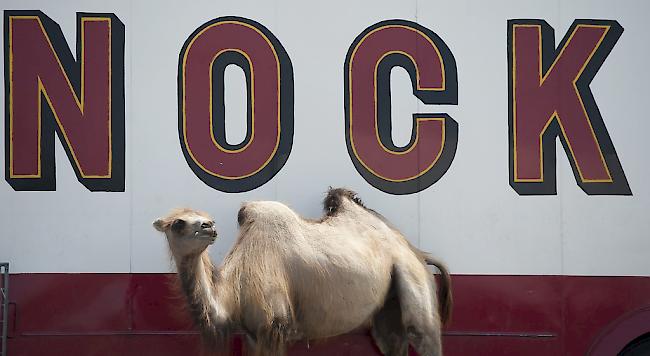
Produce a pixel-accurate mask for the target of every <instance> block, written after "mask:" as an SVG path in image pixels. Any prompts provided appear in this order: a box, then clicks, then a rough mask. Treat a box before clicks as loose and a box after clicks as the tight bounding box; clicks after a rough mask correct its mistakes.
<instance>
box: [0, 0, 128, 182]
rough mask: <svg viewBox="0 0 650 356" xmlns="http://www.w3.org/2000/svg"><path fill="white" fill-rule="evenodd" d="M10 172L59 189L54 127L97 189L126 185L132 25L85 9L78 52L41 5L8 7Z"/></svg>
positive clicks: (14, 178)
mask: <svg viewBox="0 0 650 356" xmlns="http://www.w3.org/2000/svg"><path fill="white" fill-rule="evenodd" d="M4 39H5V41H4V43H5V45H4V57H5V179H6V180H7V182H8V183H9V184H10V185H11V186H12V187H13V189H14V190H17V191H25V190H31V191H48V190H55V189H56V173H55V159H54V132H56V133H57V135H58V136H59V139H60V141H61V143H62V146H63V148H64V150H65V152H66V154H67V156H68V159H69V161H70V163H71V164H72V167H73V169H74V172H75V174H76V176H77V179H78V180H79V181H80V182H81V183H82V184H83V185H84V186H85V187H86V188H87V189H88V190H90V191H124V25H123V24H122V23H121V22H120V20H119V19H118V18H117V17H116V16H115V15H114V14H87V13H77V43H76V46H77V53H76V60H75V59H74V58H73V57H72V53H71V52H70V50H69V48H68V45H67V43H66V41H65V38H64V36H63V33H62V32H61V28H60V27H59V25H58V24H57V23H56V22H54V21H52V20H51V19H50V18H49V17H47V16H46V15H45V14H43V13H42V12H40V11H5V13H4Z"/></svg>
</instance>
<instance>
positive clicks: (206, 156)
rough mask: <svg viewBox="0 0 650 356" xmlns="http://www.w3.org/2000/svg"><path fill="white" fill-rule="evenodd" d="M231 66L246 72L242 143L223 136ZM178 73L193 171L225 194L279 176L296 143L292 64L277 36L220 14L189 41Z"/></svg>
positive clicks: (184, 141) (181, 125)
mask: <svg viewBox="0 0 650 356" xmlns="http://www.w3.org/2000/svg"><path fill="white" fill-rule="evenodd" d="M229 64H234V65H236V66H238V67H240V68H242V69H243V70H244V73H245V74H246V86H247V92H248V130H247V135H246V138H245V139H244V141H243V142H241V143H240V144H238V145H230V144H228V143H227V142H226V140H225V124H224V93H223V88H224V78H223V73H224V70H225V67H226V66H227V65H229ZM178 73H179V74H178V101H179V117H178V120H179V121H178V133H179V138H180V141H181V147H182V149H183V154H184V155H185V159H186V161H187V163H188V165H189V166H190V168H191V169H192V171H193V172H194V173H195V174H196V175H197V176H198V177H199V178H200V179H201V180H202V181H203V182H204V183H205V184H207V185H209V186H211V187H212V188H215V189H217V190H221V191H224V192H244V191H248V190H251V189H255V188H257V187H259V186H261V185H262V184H264V183H266V182H267V181H269V180H270V179H271V178H273V176H274V175H275V174H276V173H277V172H278V171H279V170H280V169H281V168H282V166H283V165H284V163H285V162H286V160H287V158H288V157H289V153H290V152H291V146H292V142H293V69H292V66H291V61H290V60H289V56H288V55H287V53H286V52H285V50H284V48H283V47H282V45H281V44H280V42H279V41H278V40H277V39H276V38H275V36H273V34H272V33H271V32H270V31H269V30H267V29H266V28H265V27H264V26H262V25H260V24H259V23H257V22H255V21H252V20H248V19H245V18H240V17H221V18H217V19H215V20H212V21H210V22H208V23H206V24H204V25H202V26H201V27H199V28H198V29H197V30H196V31H194V33H192V35H190V36H189V38H188V39H187V40H186V41H185V44H184V45H183V48H182V50H181V53H180V58H179V64H178Z"/></svg>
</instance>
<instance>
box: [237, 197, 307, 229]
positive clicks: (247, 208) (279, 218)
mask: <svg viewBox="0 0 650 356" xmlns="http://www.w3.org/2000/svg"><path fill="white" fill-rule="evenodd" d="M297 220H299V217H298V215H297V214H296V213H295V212H294V211H293V210H291V208H289V207H288V206H286V205H285V204H282V203H280V202H277V201H251V202H245V203H243V204H242V205H241V208H239V212H238V213H237V223H238V224H239V226H240V227H242V226H244V225H248V224H254V223H256V222H259V223H264V222H274V223H275V224H276V225H277V224H278V223H281V222H294V221H297Z"/></svg>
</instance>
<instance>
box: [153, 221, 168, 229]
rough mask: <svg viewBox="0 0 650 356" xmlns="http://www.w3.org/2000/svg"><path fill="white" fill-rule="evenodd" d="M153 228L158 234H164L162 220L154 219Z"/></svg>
mask: <svg viewBox="0 0 650 356" xmlns="http://www.w3.org/2000/svg"><path fill="white" fill-rule="evenodd" d="M153 227H154V228H155V229H156V230H158V231H160V232H164V231H165V222H164V221H163V220H162V219H156V221H154V222H153Z"/></svg>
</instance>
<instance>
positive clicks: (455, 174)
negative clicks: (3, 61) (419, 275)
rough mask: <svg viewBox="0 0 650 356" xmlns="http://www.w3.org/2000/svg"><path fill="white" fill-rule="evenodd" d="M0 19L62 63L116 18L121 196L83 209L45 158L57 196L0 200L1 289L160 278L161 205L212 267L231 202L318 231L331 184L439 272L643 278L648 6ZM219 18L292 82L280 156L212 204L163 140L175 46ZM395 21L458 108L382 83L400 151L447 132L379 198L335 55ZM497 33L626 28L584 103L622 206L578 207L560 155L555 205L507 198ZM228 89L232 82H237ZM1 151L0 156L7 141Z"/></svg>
mask: <svg viewBox="0 0 650 356" xmlns="http://www.w3.org/2000/svg"><path fill="white" fill-rule="evenodd" d="M2 8H3V9H40V10H42V11H43V12H44V13H46V14H47V15H48V16H49V17H51V18H52V19H53V20H54V21H56V22H57V23H58V24H59V25H60V26H61V28H62V30H63V32H64V34H65V36H66V39H67V40H68V44H69V46H71V47H72V48H74V46H75V37H76V34H75V26H76V24H75V12H77V11H84V12H113V13H115V14H116V15H117V16H118V17H119V18H120V19H121V20H122V22H123V23H124V24H125V28H126V30H125V33H126V51H125V66H126V77H125V85H126V130H127V131H126V139H127V140H126V142H127V146H126V152H127V161H126V176H127V178H126V191H125V192H124V193H90V192H88V191H87V190H86V189H85V188H84V187H83V186H82V185H81V184H79V183H78V182H77V180H76V177H75V176H74V173H73V170H72V169H71V167H70V164H69V162H68V161H67V158H66V157H65V154H64V152H63V150H62V149H61V148H60V144H59V143H58V141H57V151H56V157H57V158H56V159H57V191H56V192H15V191H13V190H12V189H11V187H10V186H9V185H8V184H7V183H6V182H1V183H0V201H2V203H3V204H1V205H0V216H1V218H0V219H1V220H0V221H1V223H2V233H1V234H0V260H2V261H4V260H8V261H9V262H10V263H11V264H12V271H14V272H166V271H169V270H170V268H171V267H170V266H171V264H170V261H169V258H168V256H167V252H166V249H167V247H166V245H165V242H164V240H163V237H162V236H161V235H160V234H159V233H157V232H156V231H155V230H154V229H153V228H152V227H151V222H152V221H153V220H154V219H155V218H156V217H158V216H160V215H162V214H164V213H165V212H166V211H168V210H169V209H171V208H172V207H175V206H191V207H196V208H200V209H204V210H206V211H208V212H210V213H211V214H212V215H213V216H214V217H215V220H216V222H217V225H218V227H219V231H220V236H221V239H220V240H218V242H217V243H216V244H215V245H213V247H212V248H211V254H212V256H213V258H214V259H216V260H220V259H221V258H223V256H224V255H225V253H227V251H228V249H229V247H230V246H231V245H232V243H233V241H234V239H235V234H236V213H237V209H238V207H239V204H240V202H241V201H245V200H258V199H273V200H281V201H284V202H286V203H288V204H289V205H290V206H292V207H294V208H295V209H296V210H297V211H299V212H300V213H301V214H304V215H306V216H309V217H317V216H319V215H320V201H321V199H322V197H323V194H324V192H325V190H326V188H327V187H328V186H329V185H332V186H347V187H350V188H352V189H354V190H356V191H358V192H359V194H360V196H361V197H362V198H363V199H364V200H365V201H366V202H367V205H369V206H370V207H373V208H375V209H377V210H378V211H380V212H381V213H383V214H384V215H386V216H387V217H388V218H389V219H390V220H391V221H393V222H394V223H395V224H396V225H397V226H398V227H399V228H401V229H402V230H403V231H404V233H405V234H406V235H407V236H408V238H409V239H410V240H411V241H413V242H414V243H415V244H417V245H419V246H420V247H421V248H423V249H425V250H429V251H431V252H433V254H434V255H437V256H439V257H441V258H442V259H443V260H445V261H446V262H447V264H448V265H449V267H450V269H451V271H452V272H453V273H470V274H493V273H494V274H578V275H583V274H585V275H650V262H649V261H650V238H649V237H648V231H650V219H649V216H648V212H649V211H650V188H648V184H646V180H647V177H648V176H650V169H649V168H648V159H647V153H648V152H650V140H648V139H647V138H646V136H645V135H646V133H647V132H648V131H650V121H649V120H647V119H646V118H647V116H648V113H647V109H646V108H647V105H646V102H647V100H648V98H649V97H650V87H648V85H647V83H648V82H650V71H648V70H647V65H646V64H645V62H646V61H647V58H648V57H649V56H650V41H648V36H649V35H650V30H649V29H648V27H647V24H646V23H647V21H646V19H645V16H646V15H647V14H648V13H649V11H650V3H648V2H644V1H626V2H623V3H617V2H613V1H586V0H585V1H575V2H571V3H567V2H561V3H560V2H557V3H552V4H551V3H549V2H546V1H544V2H541V1H514V0H513V1H491V2H481V1H457V2H447V3H444V4H441V3H439V2H431V1H417V2H416V1H366V2H349V1H329V2H325V3H314V2H304V1H275V2H265V1H221V2H215V1H192V2H188V1H186V2H171V1H169V2H161V1H133V2H129V1H111V2H107V1H57V2H56V3H53V2H46V1H34V0H21V1H13V0H12V1H7V0H6V1H3V3H2ZM227 15H236V16H242V17H247V18H250V19H253V20H255V21H258V22H260V23H261V24H263V25H264V26H266V27H267V28H268V29H269V30H270V31H271V32H273V34H274V35H275V36H276V37H277V38H278V39H279V40H280V42H281V43H282V44H283V46H284V47H285V49H286V51H287V52H288V54H289V56H290V58H291V61H292V64H293V69H294V92H295V100H294V102H295V123H294V125H295V126H294V139H293V142H294V144H293V149H292V153H291V156H290V158H289V160H288V161H287V163H286V165H285V166H284V168H283V169H282V170H281V171H280V172H279V173H278V174H277V175H276V176H275V178H273V179H272V180H271V181H269V182H268V183H266V184H265V185H263V186H262V187H260V188H258V189H255V190H253V191H250V192H246V193H239V194H227V193H222V192H219V191H216V190H214V189H212V188H210V187H208V186H206V185H205V184H204V183H202V182H201V181H200V180H199V179H198V178H197V177H196V176H194V174H193V173H192V171H191V170H190V168H189V167H188V165H187V164H186V162H185V159H184V158H183V155H182V152H181V149H180V145H179V142H178V132H177V120H178V117H177V112H178V108H177V91H176V90H177V82H176V79H177V68H178V54H179V52H180V49H181V46H182V45H183V42H184V41H185V39H186V38H187V37H188V36H189V34H190V33H192V31H194V30H195V29H196V28H197V27H199V26H200V25H201V24H203V23H204V22H206V21H208V20H210V19H213V18H216V17H220V16H227ZM393 18H399V19H407V20H412V21H417V22H418V23H420V24H421V25H423V26H426V27H428V28H429V29H431V30H432V31H434V32H435V33H437V34H438V35H439V36H440V37H441V38H442V39H443V40H444V41H445V42H446V44H447V45H448V46H449V48H450V49H451V51H452V53H453V55H454V57H455V59H456V62H457V67H458V87H459V105H458V106H449V105H445V106H439V107H429V106H427V105H422V104H421V103H418V102H417V100H414V99H413V97H412V96H411V95H410V88H409V83H408V81H407V80H406V75H405V74H404V73H403V72H400V71H399V70H396V71H394V72H393V75H392V78H393V85H392V90H393V98H392V103H393V115H395V117H393V125H394V132H393V138H394V140H395V142H396V143H397V144H400V143H402V144H403V143H405V142H407V141H408V138H409V136H410V129H411V121H410V120H411V116H410V115H411V112H415V111H417V112H427V111H431V112H448V113H449V114H450V115H451V116H452V117H453V118H454V119H455V120H456V121H457V122H458V124H459V142H458V150H457V154H456V157H455V159H454V161H453V163H452V165H451V168H450V169H449V171H448V172H447V173H446V175H445V176H444V177H443V178H442V179H441V180H440V181H438V182H437V183H436V184H434V185H433V186H431V187H430V188H428V189H427V190H425V191H423V192H421V193H419V194H413V195H409V196H393V195H389V194H386V193H383V192H381V191H379V190H377V189H375V188H373V187H372V186H370V185H369V184H368V183H366V182H365V181H364V180H363V178H362V177H361V176H360V175H359V174H358V173H357V171H356V170H355V169H354V166H353V165H352V162H351V161H350V158H349V157H348V154H347V149H346V145H345V137H344V116H343V62H344V59H345V54H346V52H347V50H348V47H349V46H350V44H351V43H352V41H353V39H354V38H355V37H356V36H357V35H358V34H359V33H360V32H361V31H362V30H363V29H365V28H366V27H368V26H370V25H372V24H374V23H376V22H378V21H381V20H386V19H393ZM511 18H539V19H544V20H546V21H547V22H548V23H549V24H550V25H551V26H553V27H554V29H555V34H556V43H558V42H559V41H560V39H561V38H562V37H563V36H564V34H565V32H566V31H567V29H568V28H569V26H570V25H571V23H572V21H573V20H574V19H576V18H595V19H612V20H617V21H619V23H620V24H621V25H622V26H623V27H624V28H625V32H624V33H623V35H622V37H621V38H620V40H619V41H618V43H617V44H616V46H615V47H614V49H613V51H612V53H611V54H610V56H609V57H608V58H607V60H606V61H605V63H604V64H603V66H602V68H601V69H600V71H599V72H598V74H597V75H596V77H595V79H594V81H593V83H592V84H591V89H592V92H593V94H594V97H595V99H596V102H597V104H598V106H599V108H600V111H601V113H602V116H603V119H604V121H605V124H606V125H607V128H608V130H609V134H610V136H611V138H612V141H613V143H614V145H615V147H616V150H617V153H618V156H619V159H620V161H621V164H622V166H623V169H624V170H625V173H626V176H627V179H628V181H629V183H630V186H631V188H632V191H633V194H634V195H633V196H632V197H611V196H610V197H602V196H601V197H594V196H587V195H586V194H584V193H583V192H582V191H581V190H580V189H579V187H578V186H577V185H576V184H575V179H574V177H573V174H572V172H571V169H570V166H569V164H568V160H567V159H566V156H565V155H564V150H563V149H561V148H560V147H559V146H558V150H557V154H558V168H557V174H558V195H557V196H529V197H522V196H518V195H517V194H516V192H515V191H514V190H512V189H511V188H510V186H509V185H508V102H507V88H508V77H507V52H506V42H507V33H506V30H507V20H508V19H511ZM231 74H232V73H231ZM0 75H3V74H0ZM237 76H240V77H237ZM231 77H234V78H240V79H237V81H241V80H242V78H243V76H241V74H238V73H237V72H235V73H234V76H230V75H228V76H227V78H231ZM226 85H227V86H228V83H227V84H226ZM233 85H235V84H233ZM236 85H239V84H236ZM396 91H398V92H396ZM402 91H404V92H402ZM227 95H228V99H227V100H229V101H227V105H228V104H229V103H231V102H232V103H241V102H245V97H244V95H245V93H243V92H241V91H240V92H237V91H236V90H234V91H233V90H229V91H228V93H227ZM237 95H241V96H239V97H238V96H237ZM233 110H235V111H233V115H237V116H238V117H242V118H243V117H244V116H243V115H245V112H243V113H242V112H241V111H237V109H233ZM0 112H4V100H3V101H0ZM227 125H228V130H231V131H232V132H233V134H232V137H233V143H236V142H238V140H237V139H235V137H238V138H239V139H241V138H242V137H244V133H243V132H242V131H241V130H242V128H243V127H244V126H242V125H241V123H239V125H238V123H237V122H231V121H228V120H227ZM2 130H4V127H3V128H2ZM237 130H239V131H237ZM229 134H230V131H229ZM0 137H2V138H1V139H2V140H4V131H3V132H2V135H1V136H0ZM228 137H229V141H230V136H228ZM1 147H4V145H2V146H1ZM0 162H1V163H2V164H4V155H0Z"/></svg>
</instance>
